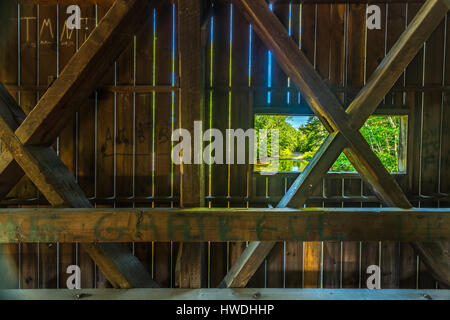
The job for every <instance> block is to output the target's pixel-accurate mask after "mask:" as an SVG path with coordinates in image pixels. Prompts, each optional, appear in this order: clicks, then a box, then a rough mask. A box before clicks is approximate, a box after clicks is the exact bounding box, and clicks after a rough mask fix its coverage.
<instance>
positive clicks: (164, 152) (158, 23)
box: [153, 1, 178, 287]
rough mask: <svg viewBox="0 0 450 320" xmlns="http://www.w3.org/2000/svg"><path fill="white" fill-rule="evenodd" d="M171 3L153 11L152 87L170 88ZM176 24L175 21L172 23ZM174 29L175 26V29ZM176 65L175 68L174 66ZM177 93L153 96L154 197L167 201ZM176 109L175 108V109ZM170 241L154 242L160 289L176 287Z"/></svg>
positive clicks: (171, 185)
mask: <svg viewBox="0 0 450 320" xmlns="http://www.w3.org/2000/svg"><path fill="white" fill-rule="evenodd" d="M172 6H173V4H172V3H170V2H168V1H166V2H164V4H163V5H162V6H161V7H160V8H156V10H155V11H153V14H154V19H155V20H154V23H155V29H156V30H155V36H156V38H155V42H154V46H155V47H154V50H155V65H154V67H155V68H154V72H155V74H154V84H155V85H169V86H171V85H172V72H175V74H178V73H177V71H176V70H172V62H173V61H172V59H173V57H172V52H173V50H176V48H174V47H173V45H174V43H173V23H174V19H176V16H175V14H176V12H175V13H174V12H173V7H172ZM175 21H176V20H175ZM175 27H176V26H175ZM175 66H176V65H175ZM177 99H178V94H176V95H175V96H174V102H172V93H170V92H165V93H164V92H157V93H156V94H155V96H154V107H153V110H154V126H155V131H154V134H155V137H154V157H155V158H154V161H155V162H154V196H155V197H166V198H169V197H171V196H172V195H173V190H174V187H175V186H174V182H173V180H172V169H173V163H172V159H171V151H172V142H171V133H172V125H175V124H174V123H173V121H175V119H176V115H175V114H173V113H172V112H175V111H173V110H172V106H176V105H177V101H178V100H177ZM177 109H178V108H175V110H177ZM154 205H155V206H156V207H167V206H171V205H173V202H169V203H167V202H166V203H158V202H157V201H155V202H154ZM173 248H174V246H173V244H172V243H170V242H156V243H155V244H154V279H155V281H156V282H157V283H158V284H159V285H160V286H162V287H171V286H174V285H175V278H174V270H175V262H176V253H177V251H174V250H173Z"/></svg>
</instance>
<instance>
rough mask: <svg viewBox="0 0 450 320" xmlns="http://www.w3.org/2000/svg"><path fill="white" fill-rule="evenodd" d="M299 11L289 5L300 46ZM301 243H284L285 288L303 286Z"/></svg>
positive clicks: (296, 98)
mask: <svg viewBox="0 0 450 320" xmlns="http://www.w3.org/2000/svg"><path fill="white" fill-rule="evenodd" d="M301 10H302V6H301V5H300V4H291V24H292V25H291V28H292V37H293V38H294V40H295V42H296V43H298V44H299V45H300V42H301V41H300V38H301V27H302V25H301V19H300V18H301V14H302V13H301ZM299 96H300V94H299V93H298V91H296V90H295V91H294V92H293V93H292V97H291V101H289V103H292V104H298V103H299V100H300V99H299ZM293 181H294V178H293V177H292V178H287V181H286V184H287V186H286V188H289V187H290V186H291V184H292V183H293ZM302 280H303V242H299V241H297V242H290V241H288V242H286V244H285V280H284V282H285V287H286V288H301V287H302V286H303V283H302Z"/></svg>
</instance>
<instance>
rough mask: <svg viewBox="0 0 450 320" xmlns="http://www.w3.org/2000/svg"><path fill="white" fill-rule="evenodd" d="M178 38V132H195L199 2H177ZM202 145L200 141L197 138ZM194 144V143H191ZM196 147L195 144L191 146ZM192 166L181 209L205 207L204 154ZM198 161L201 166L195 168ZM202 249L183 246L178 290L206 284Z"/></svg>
mask: <svg viewBox="0 0 450 320" xmlns="http://www.w3.org/2000/svg"><path fill="white" fill-rule="evenodd" d="M178 5H179V7H178V29H177V30H178V37H179V40H180V41H179V47H178V53H179V57H180V58H179V62H180V71H179V74H180V94H181V96H180V100H179V109H180V111H179V112H180V113H179V119H180V121H179V122H180V126H181V128H184V129H187V130H188V131H189V132H191V133H193V132H194V123H195V121H202V122H203V120H204V105H203V103H204V81H203V72H204V68H203V62H204V55H203V53H202V43H201V42H202V41H201V40H202V39H201V17H202V9H203V8H202V5H201V3H200V2H199V1H196V0H193V1H180V2H178ZM194 139H197V141H196V142H197V143H201V141H200V140H202V137H198V138H196V137H195V136H194ZM192 142H194V141H192ZM194 143H195V142H194ZM192 159H193V161H194V164H187V165H184V164H183V165H182V170H181V172H182V174H181V200H180V205H181V207H199V206H204V202H205V180H204V166H203V153H202V152H201V153H200V154H198V153H195V150H194V152H193V153H192ZM196 160H199V161H200V163H201V164H196V162H197V161H196ZM204 249H205V245H204V244H203V243H183V246H182V252H181V254H180V255H181V257H180V260H179V261H177V263H179V268H180V272H179V277H180V283H179V285H180V287H182V288H200V287H202V286H205V284H206V281H205V280H206V277H205V275H206V273H205V272H204V271H205V268H204V266H205V255H204V252H205V250H204Z"/></svg>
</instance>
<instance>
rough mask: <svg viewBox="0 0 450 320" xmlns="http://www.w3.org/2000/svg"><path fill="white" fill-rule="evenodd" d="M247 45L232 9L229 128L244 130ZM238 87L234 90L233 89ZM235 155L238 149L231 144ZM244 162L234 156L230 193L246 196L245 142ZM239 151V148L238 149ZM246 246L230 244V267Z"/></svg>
mask: <svg viewBox="0 0 450 320" xmlns="http://www.w3.org/2000/svg"><path fill="white" fill-rule="evenodd" d="M249 45H250V24H249V23H248V22H247V20H246V19H245V17H244V16H243V15H242V13H241V12H240V11H239V10H234V12H233V49H232V70H231V72H232V74H231V76H232V79H231V82H232V91H231V96H232V103H231V128H232V129H239V128H240V129H243V130H244V131H246V130H247V129H249V128H253V127H254V116H253V109H252V105H251V104H250V103H249V92H248V91H247V90H246V88H249V85H250V84H251V83H249V80H250V79H249V75H248V73H249V68H250V65H249V54H250V50H249ZM236 87H237V90H236V89H235V88H236ZM233 148H234V154H235V155H236V154H237V152H239V150H238V149H237V147H236V145H233ZM245 150H246V160H245V163H246V164H237V163H236V156H235V158H234V159H233V160H234V164H233V165H231V168H230V196H231V197H245V196H249V192H250V180H249V178H250V177H251V175H252V169H253V166H252V165H250V164H249V161H248V155H249V150H250V144H249V142H248V141H246V143H245ZM240 151H241V152H242V150H240ZM231 206H238V207H247V206H248V201H237V202H233V203H231ZM245 247H246V243H245V242H231V243H230V244H229V257H228V259H229V265H230V266H232V265H233V264H234V263H235V262H236V261H237V259H238V258H239V257H240V255H241V254H242V252H243V251H244V249H245Z"/></svg>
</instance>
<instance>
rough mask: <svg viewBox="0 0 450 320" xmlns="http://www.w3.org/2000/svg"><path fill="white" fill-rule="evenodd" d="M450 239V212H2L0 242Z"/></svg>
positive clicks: (27, 210) (49, 210)
mask: <svg viewBox="0 0 450 320" xmlns="http://www.w3.org/2000/svg"><path fill="white" fill-rule="evenodd" d="M327 240H330V241H331V240H334V241H336V240H337V241H340V240H342V241H346V240H349V241H355V240H360V241H378V240H379V241H427V242H431V241H438V240H450V209H435V208H433V209H428V208H420V209H408V210H402V209H397V208H362V209H361V208H344V209H342V208H338V209H336V208H306V209H287V208H283V209H278V208H276V209H265V208H252V209H245V208H244V209H219V208H214V209H208V208H192V209H166V208H158V209H133V208H130V209H126V208H123V209H122V208H120V209H92V208H87V209H72V208H70V209H69V208H68V209H61V208H54V209H0V243H16V242H61V243H65V242H82V243H86V242H131V241H134V242H150V241H192V242H198V241H214V242H224V241H327Z"/></svg>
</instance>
